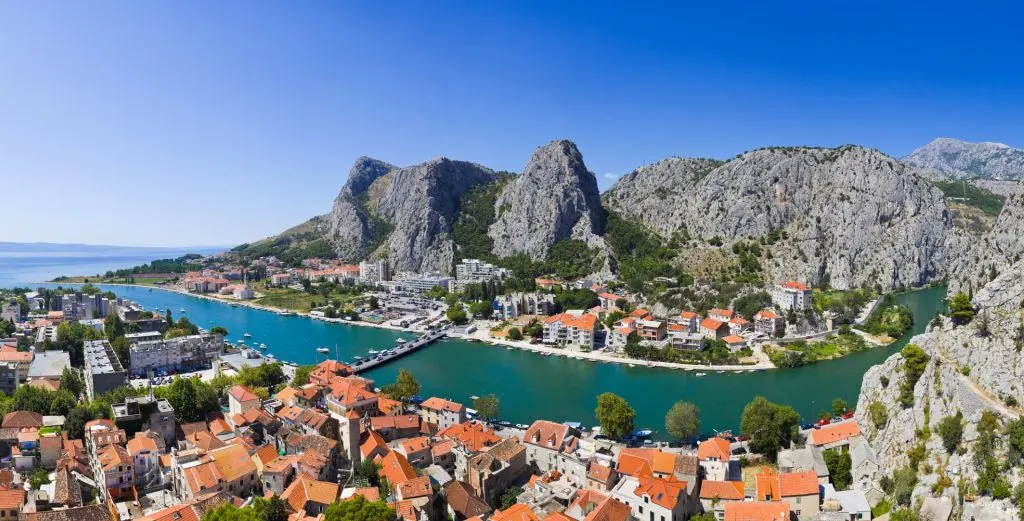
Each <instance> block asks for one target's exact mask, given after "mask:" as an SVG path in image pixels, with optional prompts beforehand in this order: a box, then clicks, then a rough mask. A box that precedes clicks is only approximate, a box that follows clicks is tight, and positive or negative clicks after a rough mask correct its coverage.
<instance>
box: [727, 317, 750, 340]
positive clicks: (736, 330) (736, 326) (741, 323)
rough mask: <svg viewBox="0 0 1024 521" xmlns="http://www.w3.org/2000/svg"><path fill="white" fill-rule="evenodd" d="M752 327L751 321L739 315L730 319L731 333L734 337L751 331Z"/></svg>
mask: <svg viewBox="0 0 1024 521" xmlns="http://www.w3.org/2000/svg"><path fill="white" fill-rule="evenodd" d="M751 327H752V325H751V324H750V321H749V320H747V319H745V318H743V317H741V316H739V315H737V316H734V317H732V318H731V319H729V332H730V333H732V334H734V335H739V334H741V333H743V332H744V331H748V330H750V329H751Z"/></svg>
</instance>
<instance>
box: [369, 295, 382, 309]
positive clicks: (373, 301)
mask: <svg viewBox="0 0 1024 521" xmlns="http://www.w3.org/2000/svg"><path fill="white" fill-rule="evenodd" d="M379 308H380V300H379V299H378V298H377V297H374V296H372V295H371V296H370V309H379Z"/></svg>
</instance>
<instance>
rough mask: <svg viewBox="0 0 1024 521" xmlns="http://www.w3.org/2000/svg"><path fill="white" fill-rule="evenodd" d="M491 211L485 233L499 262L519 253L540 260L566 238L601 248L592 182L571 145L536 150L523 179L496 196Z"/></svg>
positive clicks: (599, 218) (596, 195)
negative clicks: (493, 214)
mask: <svg viewBox="0 0 1024 521" xmlns="http://www.w3.org/2000/svg"><path fill="white" fill-rule="evenodd" d="M495 208H496V213H497V219H495V222H494V223H493V224H492V225H491V226H490V228H489V230H488V233H487V234H488V235H489V236H490V237H491V238H492V239H494V253H495V254H496V255H498V256H499V257H508V256H510V255H515V254H518V253H524V254H527V255H529V256H530V257H531V258H534V259H543V258H544V257H545V256H546V255H547V253H548V248H550V247H551V245H553V244H555V243H556V242H558V241H561V240H563V239H569V238H572V239H579V240H582V241H585V242H586V243H587V244H589V245H591V246H603V244H604V242H603V241H602V240H601V235H602V234H603V233H604V212H603V210H602V208H601V200H600V195H599V192H598V189H597V179H596V178H595V177H594V174H593V173H591V172H590V171H588V170H587V167H586V165H585V164H584V163H583V155H582V154H580V151H579V150H578V149H577V148H576V145H575V144H574V143H573V142H571V141H567V140H558V141H552V142H551V143H548V144H547V145H544V146H542V147H540V148H538V149H537V150H536V151H535V152H534V153H533V156H531V157H530V161H529V163H527V165H526V169H525V170H524V171H523V173H522V175H520V176H519V177H518V178H516V179H514V180H513V181H512V182H510V183H509V185H508V186H507V187H506V188H505V190H504V191H503V192H502V194H501V195H500V196H499V197H498V200H497V202H496V204H495Z"/></svg>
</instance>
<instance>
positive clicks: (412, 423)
mask: <svg viewBox="0 0 1024 521" xmlns="http://www.w3.org/2000/svg"><path fill="white" fill-rule="evenodd" d="M419 426H420V417H419V416H417V415H415V414H403V415H400V416H374V417H372V418H370V428H371V429H373V430H375V431H381V430H384V429H418V428H419Z"/></svg>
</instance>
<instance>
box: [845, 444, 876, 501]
mask: <svg viewBox="0 0 1024 521" xmlns="http://www.w3.org/2000/svg"><path fill="white" fill-rule="evenodd" d="M850 466H851V467H852V468H851V474H852V476H853V483H854V488H859V489H861V490H863V491H865V493H866V494H868V499H870V500H871V501H878V500H880V499H881V497H879V496H880V491H879V490H878V489H877V487H876V486H875V477H876V476H877V475H878V469H879V466H878V456H877V455H876V453H875V449H873V448H872V447H871V444H869V443H868V441H867V440H866V439H864V437H863V436H858V437H856V438H853V439H852V440H851V442H850Z"/></svg>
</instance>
